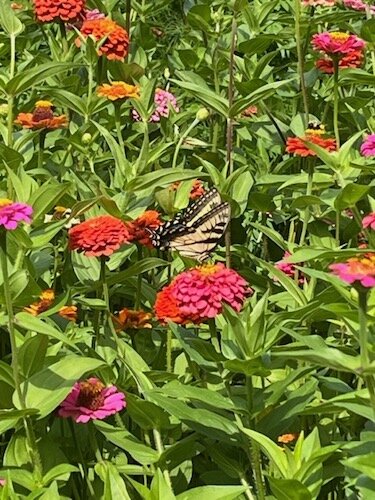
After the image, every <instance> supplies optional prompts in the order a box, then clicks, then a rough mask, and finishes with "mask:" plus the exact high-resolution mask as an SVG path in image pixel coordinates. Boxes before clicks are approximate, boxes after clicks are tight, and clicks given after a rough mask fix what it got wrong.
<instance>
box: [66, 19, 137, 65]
mask: <svg viewBox="0 0 375 500" xmlns="http://www.w3.org/2000/svg"><path fill="white" fill-rule="evenodd" d="M80 33H81V35H82V36H83V37H86V38H87V37H88V36H92V37H94V39H95V40H96V41H97V42H99V41H103V40H104V41H103V43H102V44H101V45H100V48H99V49H98V54H99V55H100V56H105V57H106V58H107V59H110V60H117V61H124V59H125V57H126V56H127V54H128V48H129V35H128V32H127V31H126V30H125V29H124V28H123V27H122V26H120V25H119V24H117V23H115V22H114V21H112V19H109V18H107V17H105V18H103V19H88V20H86V21H84V23H83V24H82V27H81V30H80ZM76 45H77V46H78V47H79V46H80V45H81V39H80V38H77V39H76Z"/></svg>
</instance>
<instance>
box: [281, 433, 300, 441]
mask: <svg viewBox="0 0 375 500" xmlns="http://www.w3.org/2000/svg"><path fill="white" fill-rule="evenodd" d="M298 436H299V434H298V432H293V433H292V434H283V435H282V436H279V437H278V438H277V442H278V443H282V444H289V443H293V441H296V440H297V439H298Z"/></svg>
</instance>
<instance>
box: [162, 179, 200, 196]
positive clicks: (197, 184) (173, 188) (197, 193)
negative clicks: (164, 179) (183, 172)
mask: <svg viewBox="0 0 375 500" xmlns="http://www.w3.org/2000/svg"><path fill="white" fill-rule="evenodd" d="M180 184H181V181H177V182H174V183H173V184H171V185H170V187H169V189H170V190H171V191H176V190H177V189H178V188H179V186H180ZM205 192H206V190H205V189H204V187H203V183H202V181H200V180H199V179H196V180H195V181H194V183H193V186H192V188H191V190H190V194H189V199H190V200H196V199H197V198H200V197H201V196H202V195H203V194H204V193H205Z"/></svg>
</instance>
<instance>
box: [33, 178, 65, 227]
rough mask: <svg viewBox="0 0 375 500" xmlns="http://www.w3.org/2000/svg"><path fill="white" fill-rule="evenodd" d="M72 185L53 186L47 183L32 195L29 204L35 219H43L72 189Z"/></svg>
mask: <svg viewBox="0 0 375 500" xmlns="http://www.w3.org/2000/svg"><path fill="white" fill-rule="evenodd" d="M70 186H71V184H70V183H65V184H57V183H56V184H53V183H52V181H51V182H47V183H46V184H44V185H42V186H40V187H39V188H38V189H37V190H36V191H34V192H33V194H32V195H31V197H30V199H29V201H28V203H29V204H30V205H32V207H33V219H34V220H36V219H38V218H40V217H43V216H44V215H45V214H46V213H48V212H49V211H50V209H51V208H53V207H54V206H55V205H56V204H57V202H58V201H59V200H60V198H62V197H63V196H64V194H65V193H66V192H67V191H68V189H69V188H70Z"/></svg>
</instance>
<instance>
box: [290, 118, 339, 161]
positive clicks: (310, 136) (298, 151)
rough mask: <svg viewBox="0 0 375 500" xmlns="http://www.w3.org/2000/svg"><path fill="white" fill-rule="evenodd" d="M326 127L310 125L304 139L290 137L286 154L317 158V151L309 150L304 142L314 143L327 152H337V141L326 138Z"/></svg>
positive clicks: (317, 124)
mask: <svg viewBox="0 0 375 500" xmlns="http://www.w3.org/2000/svg"><path fill="white" fill-rule="evenodd" d="M324 134H325V129H324V125H322V124H319V123H309V126H308V129H307V130H305V135H304V136H303V137H288V139H287V141H286V152H287V153H290V154H294V155H295V156H302V157H305V156H316V153H315V151H312V150H311V149H309V148H308V146H307V144H305V142H304V141H308V142H312V143H313V144H316V145H317V146H320V147H321V148H324V149H326V150H327V151H329V152H331V151H336V150H337V145H336V141H335V139H332V138H330V137H329V138H324V137H323V135H324Z"/></svg>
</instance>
